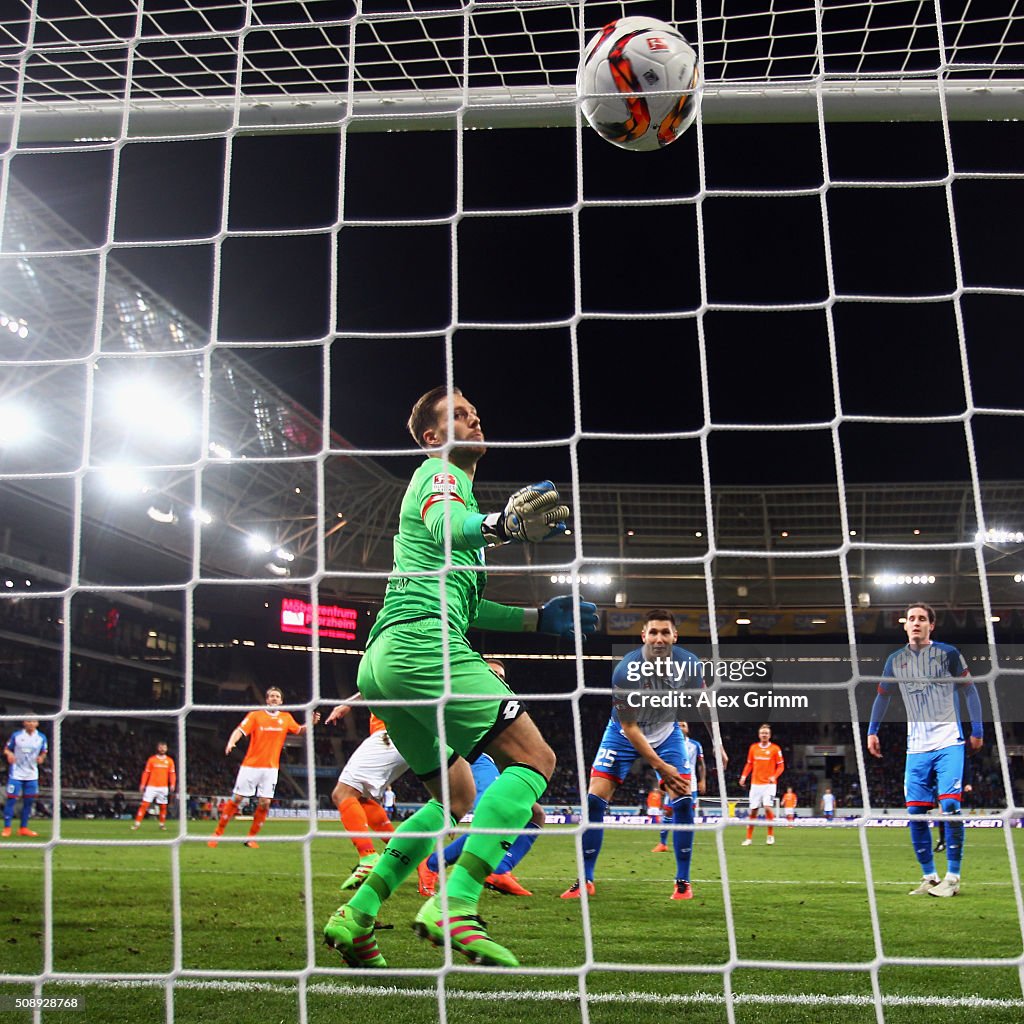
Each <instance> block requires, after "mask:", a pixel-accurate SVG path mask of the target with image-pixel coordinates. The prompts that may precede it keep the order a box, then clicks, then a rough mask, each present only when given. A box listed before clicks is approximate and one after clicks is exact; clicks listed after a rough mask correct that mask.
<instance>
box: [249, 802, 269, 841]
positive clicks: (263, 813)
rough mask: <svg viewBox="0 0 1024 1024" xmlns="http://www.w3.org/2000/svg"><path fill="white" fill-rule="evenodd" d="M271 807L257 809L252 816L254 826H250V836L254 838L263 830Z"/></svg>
mask: <svg viewBox="0 0 1024 1024" xmlns="http://www.w3.org/2000/svg"><path fill="white" fill-rule="evenodd" d="M269 810H270V808H269V807H257V808H256V810H255V811H254V812H253V815H252V824H251V825H250V826H249V835H250V836H254V835H256V833H257V832H259V830H260V829H261V828H263V822H265V821H266V820H267V813H268V812H269Z"/></svg>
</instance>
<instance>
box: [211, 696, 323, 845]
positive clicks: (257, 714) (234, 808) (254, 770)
mask: <svg viewBox="0 0 1024 1024" xmlns="http://www.w3.org/2000/svg"><path fill="white" fill-rule="evenodd" d="M283 703H284V694H283V693H282V692H281V690H280V689H279V688H278V687H276V686H272V687H270V689H269V690H267V706H266V707H265V708H260V709H259V710H257V711H250V712H249V714H247V715H246V716H245V718H243V719H242V721H241V724H240V725H239V726H238V727H237V728H236V729H235V731H234V732H233V733H232V734H231V738H230V739H229V740H228V745H227V746H226V747H225V748H224V753H225V754H230V753H231V751H232V750H234V749H235V745H236V744H237V743H238V741H239V740H240V739H241V738H242V737H243V736H248V737H249V749H248V750H247V751H246V753H245V757H244V759H243V760H242V767H241V768H239V769H238V777H237V778H236V779H235V788H234V792H233V794H232V796H231V799H230V800H228V801H227V802H226V803H225V805H224V810H223V811H222V812H221V816H220V820H219V821H218V822H217V827H216V828H215V829H214V831H213V834H214V837H215V838H213V839H211V840H210V841H209V842H208V843H207V844H206V845H207V846H216V845H217V839H216V837H217V836H222V835H223V834H224V829H225V828H226V827H227V824H228V822H229V821H230V820H231V819H232V818H233V817H234V816H235V815H236V814H237V813H238V808H239V805H240V804H241V801H242V800H243V799H244V798H245V797H250V796H255V797H257V798H258V804H257V807H256V812H255V813H254V814H253V816H252V825H251V826H250V828H249V838H248V839H247V840H246V841H245V845H246V846H248V847H249V848H250V849H256V847H257V846H259V843H257V842H256V840H255V838H254V837H255V836H256V834H257V833H258V832H259V830H260V829H261V828H263V822H264V821H266V820H267V812H268V811H269V810H270V802H271V800H273V799H274V790H275V789H276V788H277V771H278V767H279V766H280V764H281V750H282V748H283V747H284V741H285V740H286V739H288V735H289V733H295V735H297V736H301V735H302V734H303V733H304V732H305V731H306V726H304V725H299V723H298V722H296V721H295V719H294V718H292V716H291V715H290V714H289V713H288V712H287V711H279V710H277V709H278V707H279V706H280V705H281V704H283ZM319 721H320V713H319V712H317V711H314V712H313V716H312V724H313V725H316V723H317V722H319Z"/></svg>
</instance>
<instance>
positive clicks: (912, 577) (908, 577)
mask: <svg viewBox="0 0 1024 1024" xmlns="http://www.w3.org/2000/svg"><path fill="white" fill-rule="evenodd" d="M934 582H935V577H934V576H932V575H929V574H926V573H913V574H910V573H880V574H879V575H878V576H876V577H875V586H876V587H905V586H907V584H910V583H913V584H915V585H917V586H920V585H921V584H924V583H934Z"/></svg>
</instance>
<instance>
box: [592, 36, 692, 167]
mask: <svg viewBox="0 0 1024 1024" xmlns="http://www.w3.org/2000/svg"><path fill="white" fill-rule="evenodd" d="M700 80H701V73H700V63H699V61H698V60H697V54H696V53H695V52H694V50H693V47H692V46H690V44H689V43H688V42H687V41H686V40H685V39H684V38H683V37H682V35H680V34H679V32H677V31H676V30H675V29H674V28H672V26H671V25H666V24H665V23H664V22H663V21H658V20H657V19H655V18H641V17H633V18H619V20H618V21H613V22H611V23H610V24H608V25H605V27H604V28H603V29H601V31H600V32H598V33H597V35H596V36H594V38H593V39H591V40H590V42H589V43H588V44H587V48H586V50H584V52H583V59H582V61H581V62H580V69H579V72H578V73H577V75H576V93H577V95H578V96H579V97H580V98H581V99H582V100H583V103H582V108H583V116H584V117H586V119H587V120H588V121H589V122H590V126H591V127H592V128H593V129H594V131H596V132H597V134H598V135H600V136H601V137H602V138H605V139H607V140H608V141H609V142H610V143H612V144H613V145H615V146H619V147H620V148H622V149H633V150H649V149H662V148H663V147H665V146H667V145H668V144H669V143H671V142H675V140H676V139H678V138H679V136H680V135H682V134H683V132H685V131H686V129H687V128H689V127H690V125H691V124H693V120H694V118H695V117H696V116H697V107H698V106H699V105H700V93H699V91H698V86H699V84H700Z"/></svg>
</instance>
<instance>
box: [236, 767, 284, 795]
mask: <svg viewBox="0 0 1024 1024" xmlns="http://www.w3.org/2000/svg"><path fill="white" fill-rule="evenodd" d="M276 788H277V769H276V768H247V767H246V766H245V765H244V764H243V765H242V767H241V768H239V769H238V777H237V778H236V779H235V788H234V789H233V790H232V793H234V794H235V795H237V796H262V797H267V798H269V797H272V796H273V795H274V790H275V789H276Z"/></svg>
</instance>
